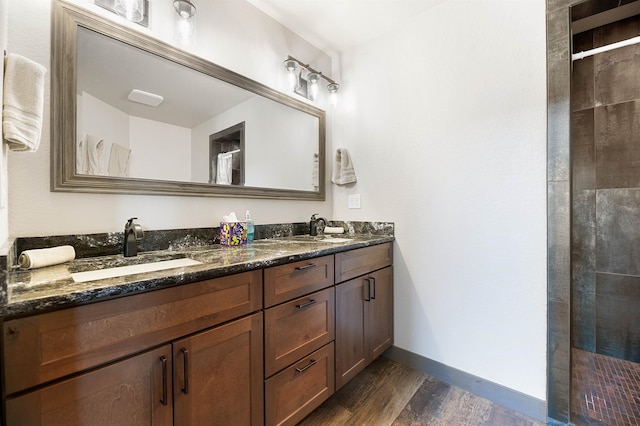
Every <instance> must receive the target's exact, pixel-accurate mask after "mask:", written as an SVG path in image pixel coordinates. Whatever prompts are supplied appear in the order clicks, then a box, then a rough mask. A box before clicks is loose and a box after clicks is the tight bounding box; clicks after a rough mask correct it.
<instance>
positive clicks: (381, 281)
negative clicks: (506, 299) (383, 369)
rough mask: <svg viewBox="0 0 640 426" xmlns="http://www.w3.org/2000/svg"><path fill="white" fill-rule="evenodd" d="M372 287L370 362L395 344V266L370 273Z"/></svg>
mask: <svg viewBox="0 0 640 426" xmlns="http://www.w3.org/2000/svg"><path fill="white" fill-rule="evenodd" d="M367 279H368V280H369V284H368V285H369V286H370V289H371V296H370V299H371V300H370V302H369V303H367V304H366V305H365V308H366V309H367V312H366V318H367V324H366V325H367V326H366V337H365V341H366V342H367V356H368V358H369V359H368V362H367V363H369V362H371V361H373V360H374V359H376V358H377V357H379V356H380V355H382V353H383V352H384V351H386V350H387V349H389V348H390V347H391V345H392V344H393V268H392V267H388V268H385V269H381V270H380V271H376V272H374V273H372V274H369V276H368V277H367Z"/></svg>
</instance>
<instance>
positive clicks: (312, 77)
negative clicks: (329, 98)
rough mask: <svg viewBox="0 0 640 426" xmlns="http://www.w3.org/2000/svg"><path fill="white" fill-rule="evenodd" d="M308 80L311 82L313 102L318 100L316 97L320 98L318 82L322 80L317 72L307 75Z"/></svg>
mask: <svg viewBox="0 0 640 426" xmlns="http://www.w3.org/2000/svg"><path fill="white" fill-rule="evenodd" d="M307 80H308V81H309V85H310V87H309V91H310V93H309V99H311V100H312V101H315V100H316V97H317V96H318V81H319V80H320V74H318V73H315V72H310V73H309V74H308V75H307Z"/></svg>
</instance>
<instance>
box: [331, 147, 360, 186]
mask: <svg viewBox="0 0 640 426" xmlns="http://www.w3.org/2000/svg"><path fill="white" fill-rule="evenodd" d="M357 180H358V179H357V178H356V172H355V170H354V169H353V162H352V161H351V156H350V155H349V151H347V148H338V149H337V150H336V157H335V162H334V164H333V175H332V176H331V182H333V183H335V184H336V185H346V184H348V183H354V182H356V181H357Z"/></svg>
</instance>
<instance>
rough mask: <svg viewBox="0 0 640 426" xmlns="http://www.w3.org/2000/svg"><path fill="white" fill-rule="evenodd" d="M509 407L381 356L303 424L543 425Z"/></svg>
mask: <svg viewBox="0 0 640 426" xmlns="http://www.w3.org/2000/svg"><path fill="white" fill-rule="evenodd" d="M544 424H545V423H542V422H539V421H537V420H534V419H531V418H529V417H527V416H524V415H523V414H520V413H518V412H515V411H513V410H509V409H507V408H505V407H502V406H500V405H498V404H495V403H493V402H491V401H488V400H486V399H484V398H480V397H479V396H476V395H474V394H472V393H470V392H467V391H464V390H462V389H460V388H456V387H454V386H451V385H448V384H446V383H443V382H441V381H439V380H436V379H434V378H433V377H430V376H428V375H426V374H424V373H421V372H419V371H416V370H414V369H412V368H409V367H406V366H404V365H402V364H399V363H397V362H394V361H391V360H389V359H387V358H384V357H380V358H378V359H377V360H375V361H374V362H373V363H371V365H370V366H369V367H367V368H366V369H365V370H364V371H363V372H362V373H360V374H359V375H358V376H357V377H356V378H354V379H353V380H352V381H351V382H349V383H347V384H346V385H345V386H344V387H343V388H342V389H340V390H339V391H338V392H336V393H335V394H334V395H333V396H332V397H331V398H329V399H328V400H327V401H325V403H324V404H322V405H321V406H320V407H318V408H317V409H316V410H315V411H314V412H313V413H311V414H310V415H309V416H308V417H307V418H305V419H304V420H303V421H302V422H301V423H300V424H299V425H300V426H316V425H317V426H327V425H332V426H334V425H335V426H339V425H349V426H358V425H367V426H390V425H393V426H409V425H412V426H413V425H415V426H418V425H437V426H445V425H446V426H452V425H455V426H465V425H468V426H477V425H486V426H538V425H544Z"/></svg>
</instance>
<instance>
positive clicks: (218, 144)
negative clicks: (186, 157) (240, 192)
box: [209, 121, 245, 186]
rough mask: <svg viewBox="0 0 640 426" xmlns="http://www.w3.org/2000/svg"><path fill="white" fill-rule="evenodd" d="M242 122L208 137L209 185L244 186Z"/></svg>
mask: <svg viewBox="0 0 640 426" xmlns="http://www.w3.org/2000/svg"><path fill="white" fill-rule="evenodd" d="M244 146H245V145H244V121H243V122H241V123H238V124H236V125H234V126H231V127H229V128H226V129H224V130H221V131H219V132H216V133H214V134H212V135H209V183H214V184H218V185H239V186H241V185H244Z"/></svg>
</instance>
